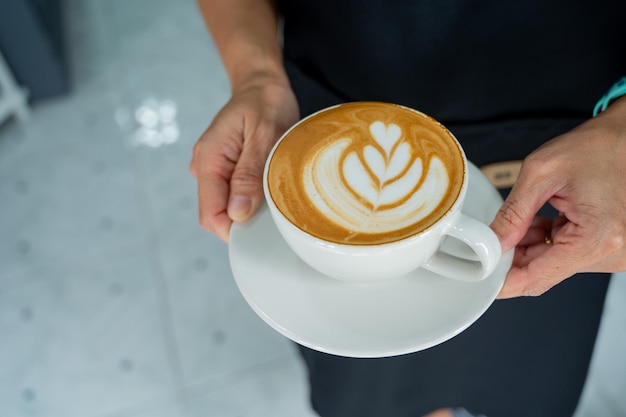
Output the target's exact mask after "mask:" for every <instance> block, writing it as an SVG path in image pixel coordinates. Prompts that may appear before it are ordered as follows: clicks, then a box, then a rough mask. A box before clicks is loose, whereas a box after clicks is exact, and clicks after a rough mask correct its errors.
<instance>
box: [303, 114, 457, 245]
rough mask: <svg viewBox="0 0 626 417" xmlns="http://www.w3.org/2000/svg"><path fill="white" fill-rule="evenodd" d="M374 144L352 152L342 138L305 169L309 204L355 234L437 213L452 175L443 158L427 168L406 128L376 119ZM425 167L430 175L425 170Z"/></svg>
mask: <svg viewBox="0 0 626 417" xmlns="http://www.w3.org/2000/svg"><path fill="white" fill-rule="evenodd" d="M370 132H371V134H372V137H373V143H372V144H367V145H365V146H364V147H363V148H362V149H361V150H360V152H359V150H352V151H349V149H350V145H351V143H352V140H351V139H349V138H346V139H340V140H338V141H336V142H334V143H332V144H330V145H329V146H328V147H327V148H322V149H319V150H318V152H317V154H316V155H314V156H312V158H311V160H310V161H309V162H308V163H307V164H306V165H305V170H304V176H303V184H304V187H305V191H306V194H307V196H308V197H309V198H310V200H311V203H312V204H313V205H314V206H315V207H316V208H317V209H318V210H319V211H320V212H321V213H323V214H324V215H325V216H326V217H327V218H328V219H329V220H330V221H332V222H334V223H336V224H337V225H339V226H341V227H343V228H345V229H347V230H351V231H352V232H353V234H359V233H367V234H375V233H385V232H393V231H395V230H400V229H404V228H406V227H408V226H410V225H411V224H414V223H415V222H416V221H419V220H422V219H424V218H425V217H426V216H428V215H430V214H432V213H433V211H434V210H435V209H436V208H437V207H438V206H439V204H440V203H441V201H442V200H443V198H444V196H445V192H446V190H447V188H448V184H449V179H448V174H447V172H446V170H445V167H444V166H443V163H442V162H441V160H439V159H438V158H437V157H433V158H432V159H431V161H426V162H427V163H426V164H424V162H423V161H422V159H421V158H420V157H419V155H418V154H417V153H416V152H414V151H413V150H412V149H411V145H410V143H409V142H408V141H406V140H402V139H403V138H402V130H401V129H400V127H399V126H397V125H395V124H391V125H388V126H385V124H384V123H383V122H380V121H376V122H374V123H372V125H370ZM424 167H426V172H424V171H425V170H424Z"/></svg>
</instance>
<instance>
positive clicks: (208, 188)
mask: <svg viewBox="0 0 626 417" xmlns="http://www.w3.org/2000/svg"><path fill="white" fill-rule="evenodd" d="M227 199H228V181H227V180H225V179H224V178H220V177H219V176H216V175H204V176H203V175H200V176H198V203H199V219H200V225H201V226H202V227H203V228H204V229H205V230H207V231H209V232H211V233H213V234H215V235H216V236H217V237H219V238H220V239H222V240H223V241H224V242H228V235H229V233H230V226H231V224H232V220H231V218H230V217H229V216H228V213H227V211H226V203H227Z"/></svg>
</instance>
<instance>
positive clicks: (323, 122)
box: [267, 102, 466, 245]
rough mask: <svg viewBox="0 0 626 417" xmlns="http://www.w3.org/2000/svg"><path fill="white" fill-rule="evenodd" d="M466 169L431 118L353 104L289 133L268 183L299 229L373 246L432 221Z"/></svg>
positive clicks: (458, 151)
mask: <svg viewBox="0 0 626 417" xmlns="http://www.w3.org/2000/svg"><path fill="white" fill-rule="evenodd" d="M465 169H466V167H465V164H464V159H463V154H462V150H461V149H460V148H459V145H458V143H457V142H456V140H455V139H454V137H453V136H452V134H451V133H450V132H449V131H448V130H447V129H446V128H445V127H444V126H443V125H441V124H440V123H439V122H437V121H436V120H434V119H433V118H431V117H429V116H426V115H424V114H422V113H419V112H416V111H414V110H411V109H408V108H406V107H402V106H398V105H394V104H389V103H379V102H356V103H348V104H343V105H340V106H337V107H333V108H330V109H327V110H324V111H322V112H319V113H316V114H314V115H312V116H310V117H309V118H307V119H305V120H303V121H301V122H300V123H299V124H298V125H296V126H295V127H294V128H292V129H291V130H290V131H288V132H287V133H286V135H285V136H284V137H283V139H282V140H281V141H280V143H279V144H278V145H277V147H276V149H275V151H274V153H273V154H272V156H271V161H270V163H269V168H268V175H267V181H268V188H269V193H270V196H271V198H272V200H273V201H274V203H275V204H276V206H277V207H278V209H279V210H280V211H281V212H282V213H283V215H284V216H285V217H286V218H287V219H289V221H291V222H292V223H293V224H294V225H296V226H297V227H298V228H300V229H301V230H304V231H305V232H307V233H309V234H311V235H314V236H316V237H318V238H321V239H323V240H327V241H330V242H335V243H345V244H351V245H370V244H381V243H387V242H392V241H396V240H400V239H404V238H406V237H409V236H412V235H414V234H417V233H420V232H421V231H423V230H425V229H427V228H428V227H430V226H431V225H433V224H434V223H436V222H437V221H438V220H439V219H441V217H443V216H444V215H445V214H446V213H447V212H448V210H449V209H450V208H451V207H452V206H453V205H454V203H455V202H456V200H457V199H458V197H459V194H460V191H461V189H462V184H463V178H464V175H465Z"/></svg>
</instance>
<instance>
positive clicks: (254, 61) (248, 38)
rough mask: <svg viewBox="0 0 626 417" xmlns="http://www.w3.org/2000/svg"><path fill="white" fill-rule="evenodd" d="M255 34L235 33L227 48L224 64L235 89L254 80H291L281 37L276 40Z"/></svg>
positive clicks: (231, 84)
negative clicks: (256, 39)
mask: <svg viewBox="0 0 626 417" xmlns="http://www.w3.org/2000/svg"><path fill="white" fill-rule="evenodd" d="M253 37H254V36H253V34H246V33H242V34H240V35H234V36H233V37H232V38H231V39H230V41H229V42H228V45H227V46H226V47H225V48H224V49H225V50H226V51H225V52H224V53H223V54H222V55H223V62H224V67H225V69H226V73H227V74H228V79H229V81H230V86H231V90H232V91H233V92H234V91H236V90H238V89H240V88H241V87H242V86H244V85H246V84H249V83H250V81H251V80H258V79H266V80H268V81H272V80H273V81H276V82H287V74H286V72H285V68H284V66H283V60H282V50H281V47H280V44H279V42H278V39H276V43H275V44H274V43H273V42H258V41H255V40H252V39H253Z"/></svg>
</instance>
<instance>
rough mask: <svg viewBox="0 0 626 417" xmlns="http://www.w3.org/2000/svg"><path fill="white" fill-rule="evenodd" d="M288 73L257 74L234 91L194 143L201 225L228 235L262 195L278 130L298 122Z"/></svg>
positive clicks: (248, 215) (260, 199)
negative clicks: (287, 78)
mask: <svg viewBox="0 0 626 417" xmlns="http://www.w3.org/2000/svg"><path fill="white" fill-rule="evenodd" d="M298 118H299V110H298V104H297V101H296V98H295V96H294V94H293V91H292V90H291V87H290V86H289V83H288V81H287V80H286V79H283V78H275V77H268V76H266V75H258V76H255V77H253V78H251V79H250V80H248V81H247V82H245V83H243V84H242V85H240V86H239V87H238V88H237V89H236V90H235V91H233V94H232V97H231V99H230V100H229V102H228V103H227V104H226V105H225V106H224V107H223V108H222V109H221V110H220V112H219V113H218V114H217V116H215V119H213V122H212V123H211V125H210V126H209V128H208V129H207V130H206V132H204V134H203V135H202V136H201V137H200V139H199V140H198V142H197V143H196V145H195V146H194V149H193V158H192V160H191V165H190V170H191V173H192V175H193V176H194V177H195V178H196V180H197V181H198V201H199V218H200V224H201V226H202V227H203V228H204V229H206V230H207V231H209V232H211V233H214V234H215V235H217V236H218V237H220V238H221V239H222V240H224V241H228V235H229V231H230V227H231V224H232V222H233V221H245V220H247V219H248V218H249V217H250V216H251V215H253V214H254V213H255V211H256V210H257V209H258V207H259V206H260V205H261V202H262V201H263V186H262V178H263V168H264V164H265V160H266V158H267V156H268V155H269V152H270V150H271V149H272V146H273V145H274V143H275V142H276V140H278V138H279V137H280V135H281V134H282V133H283V132H284V131H285V130H287V129H288V128H289V127H290V126H291V125H293V124H294V123H295V122H297V120H298Z"/></svg>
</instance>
